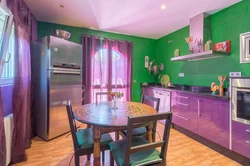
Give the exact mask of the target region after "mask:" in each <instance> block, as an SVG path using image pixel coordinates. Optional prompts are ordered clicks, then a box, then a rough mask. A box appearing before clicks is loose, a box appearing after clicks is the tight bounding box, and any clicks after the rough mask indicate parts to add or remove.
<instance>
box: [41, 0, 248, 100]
mask: <svg viewBox="0 0 250 166" xmlns="http://www.w3.org/2000/svg"><path fill="white" fill-rule="evenodd" d="M249 18H250V0H243V1H242V2H240V3H238V4H236V5H233V6H231V7H229V8H226V9H224V10H222V11H220V12H217V13H215V14H214V15H212V16H211V20H212V40H213V42H214V43H217V42H221V41H225V40H230V41H231V54H230V56H228V57H223V58H216V59H208V60H201V61H193V62H178V61H177V62H171V61H170V59H171V58H172V57H173V54H174V50H175V49H176V48H179V49H180V54H181V55H185V54H189V51H188V46H187V44H186V42H185V37H188V36H189V26H187V27H184V28H182V29H180V30H178V31H176V32H173V33H171V34H169V35H166V36H164V37H162V38H160V39H158V40H153V39H146V38H140V37H134V36H128V35H121V34H116V33H107V32H102V31H95V30H90V29H84V28H77V27H71V26H64V25H58V24H52V23H45V22H39V23H38V37H43V36H46V35H49V34H50V31H51V30H52V29H63V30H66V31H69V32H71V33H72V37H71V38H70V40H71V41H73V42H76V43H81V38H80V36H81V35H82V34H88V35H94V36H100V37H107V38H110V39H118V40H128V41H132V42H133V64H132V68H133V70H132V100H133V101H139V100H140V83H142V82H153V81H154V79H153V77H152V76H150V75H149V74H148V72H147V69H146V68H144V57H145V56H149V57H150V61H151V60H153V59H156V61H157V63H158V64H159V63H160V62H162V63H164V65H165V71H164V72H165V73H166V74H168V75H169V76H170V78H171V80H172V82H173V83H174V84H185V85H200V86H210V84H211V82H213V81H215V82H217V83H219V81H218V76H219V75H226V76H228V75H229V72H232V71H241V72H242V75H243V76H249V75H250V64H240V62H239V61H240V60H239V59H240V58H239V42H240V41H239V35H240V34H241V33H244V32H249V31H250V19H249ZM178 73H184V74H185V76H184V77H182V78H181V77H178ZM134 80H136V82H134ZM227 85H228V82H227V83H226V86H227Z"/></svg>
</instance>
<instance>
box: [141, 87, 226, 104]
mask: <svg viewBox="0 0 250 166" xmlns="http://www.w3.org/2000/svg"><path fill="white" fill-rule="evenodd" d="M141 87H145V88H154V89H159V90H165V91H177V92H182V93H188V94H193V95H196V96H201V97H209V98H216V99H222V100H229V99H230V98H229V96H226V95H224V96H220V95H219V92H217V93H216V94H215V95H213V94H212V92H211V90H210V87H203V86H188V85H175V87H174V88H167V87H162V86H161V85H159V84H157V85H155V84H149V85H141ZM224 92H225V90H224Z"/></svg>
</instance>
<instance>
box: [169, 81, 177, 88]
mask: <svg viewBox="0 0 250 166" xmlns="http://www.w3.org/2000/svg"><path fill="white" fill-rule="evenodd" d="M174 87H175V86H174V84H173V83H172V82H171V81H169V82H168V84H167V88H174Z"/></svg>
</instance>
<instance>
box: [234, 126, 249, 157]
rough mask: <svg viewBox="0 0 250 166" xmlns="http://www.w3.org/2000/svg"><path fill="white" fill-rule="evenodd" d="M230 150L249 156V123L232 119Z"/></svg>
mask: <svg viewBox="0 0 250 166" xmlns="http://www.w3.org/2000/svg"><path fill="white" fill-rule="evenodd" d="M232 150H233V151H235V152H237V153H240V154H241V155H243V156H246V157H248V158H250V125H247V124H244V123H241V122H236V121H232Z"/></svg>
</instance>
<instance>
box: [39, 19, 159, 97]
mask: <svg viewBox="0 0 250 166" xmlns="http://www.w3.org/2000/svg"><path fill="white" fill-rule="evenodd" d="M37 28H38V29H37V31H38V37H39V38H41V37H44V36H47V35H50V31H51V30H52V29H63V30H66V31H69V32H71V33H72V36H71V38H70V41H72V42H76V43H81V37H80V36H81V35H82V34H87V35H93V36H99V37H106V38H110V39H118V40H127V41H132V42H133V58H132V81H133V82H132V100H133V101H140V83H141V82H150V81H151V80H152V77H151V76H150V75H149V74H148V72H147V69H146V68H145V67H144V57H145V56H149V58H150V60H152V59H155V46H156V40H153V39H146V38H141V37H134V36H128V35H121V34H116V33H107V32H102V31H95V30H90V29H84V28H77V27H70V26H64V25H58V24H52V23H45V22H38V26H37ZM134 81H136V82H134Z"/></svg>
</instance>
